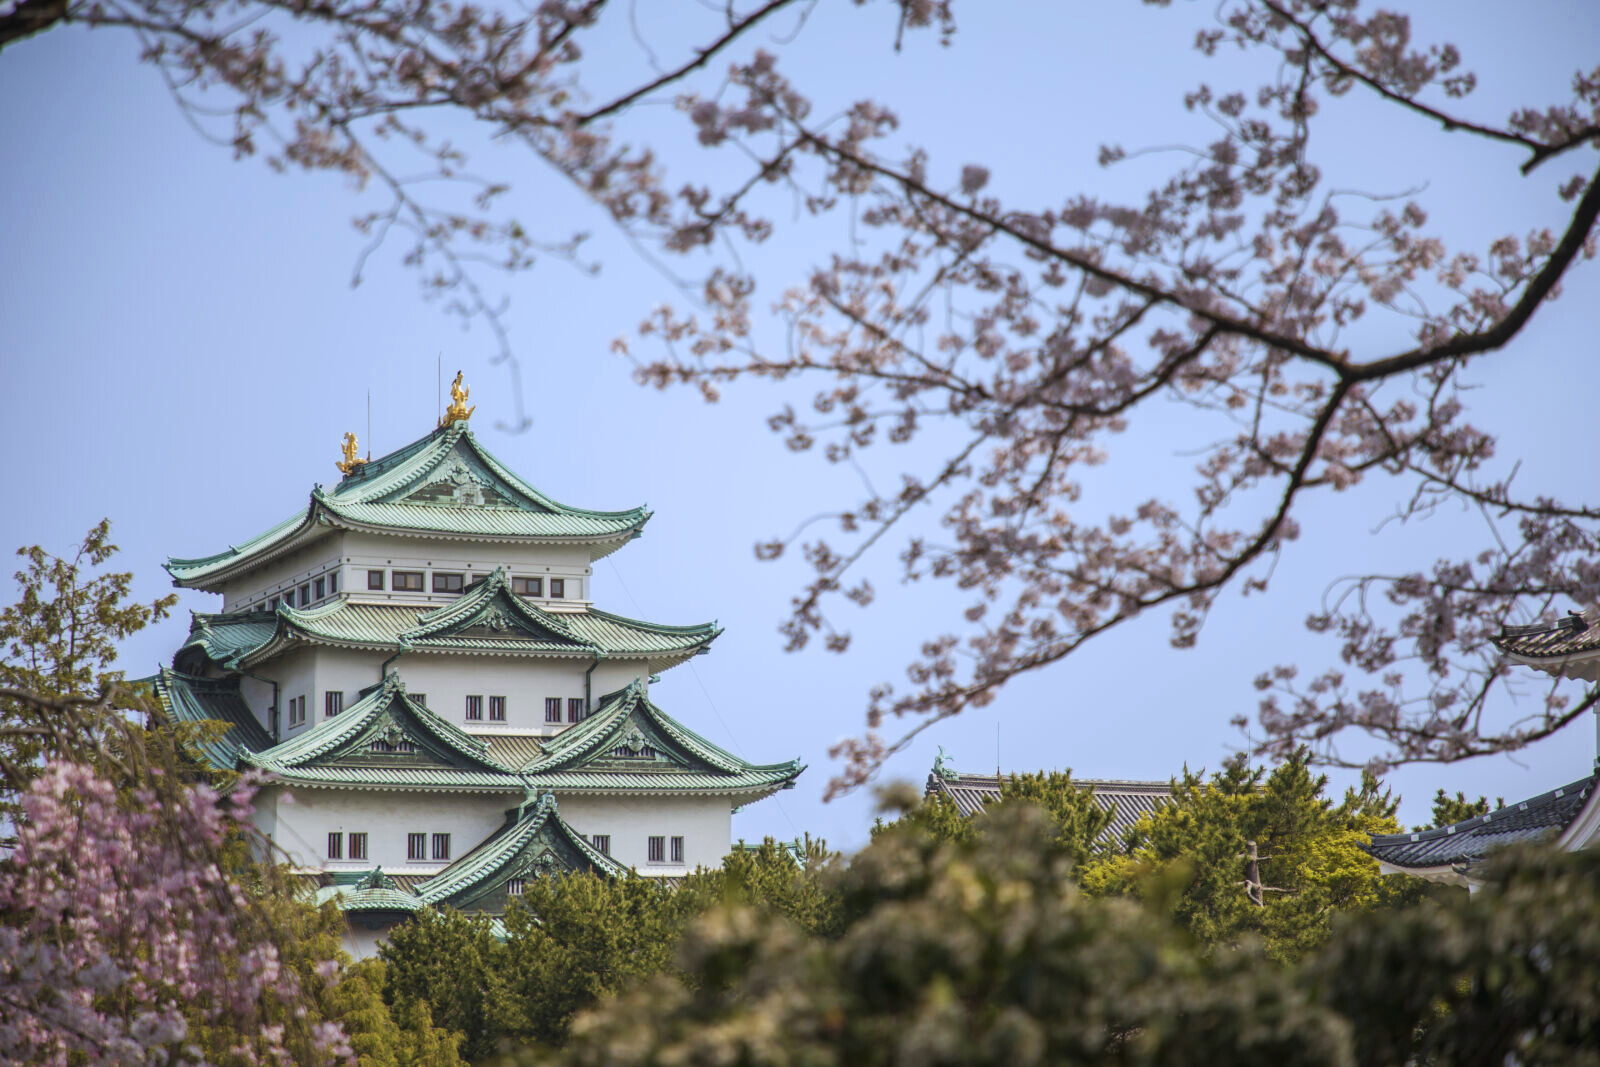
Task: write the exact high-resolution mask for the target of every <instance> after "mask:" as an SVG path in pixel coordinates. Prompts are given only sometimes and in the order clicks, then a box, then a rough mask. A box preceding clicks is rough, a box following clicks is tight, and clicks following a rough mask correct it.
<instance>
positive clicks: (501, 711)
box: [489, 697, 506, 722]
mask: <svg viewBox="0 0 1600 1067" xmlns="http://www.w3.org/2000/svg"><path fill="white" fill-rule="evenodd" d="M489 721H490V722H505V721H506V698H505V697H490V698H489Z"/></svg>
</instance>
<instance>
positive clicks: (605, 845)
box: [589, 834, 611, 856]
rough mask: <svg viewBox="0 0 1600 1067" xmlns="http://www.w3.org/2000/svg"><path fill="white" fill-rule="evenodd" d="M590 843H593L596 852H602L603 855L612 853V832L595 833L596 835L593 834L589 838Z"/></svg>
mask: <svg viewBox="0 0 1600 1067" xmlns="http://www.w3.org/2000/svg"><path fill="white" fill-rule="evenodd" d="M589 843H590V844H591V845H593V846H594V850H595V851H596V852H598V853H600V854H601V855H602V856H609V855H611V835H610V834H595V835H593V836H592V837H590V838H589Z"/></svg>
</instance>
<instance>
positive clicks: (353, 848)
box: [350, 834, 367, 860]
mask: <svg viewBox="0 0 1600 1067" xmlns="http://www.w3.org/2000/svg"><path fill="white" fill-rule="evenodd" d="M350 858H351V859H353V860H364V859H366V858H367V835H366V834H351V835H350Z"/></svg>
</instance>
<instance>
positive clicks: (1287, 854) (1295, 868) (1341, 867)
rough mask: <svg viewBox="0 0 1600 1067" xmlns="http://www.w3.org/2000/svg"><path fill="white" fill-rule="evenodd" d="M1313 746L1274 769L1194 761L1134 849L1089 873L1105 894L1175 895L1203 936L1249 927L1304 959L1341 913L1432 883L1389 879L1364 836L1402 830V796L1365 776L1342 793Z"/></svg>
mask: <svg viewBox="0 0 1600 1067" xmlns="http://www.w3.org/2000/svg"><path fill="white" fill-rule="evenodd" d="M1326 789H1327V778H1326V777H1325V776H1313V775H1312V774H1311V772H1310V770H1309V767H1308V764H1307V760H1306V757H1305V754H1304V753H1299V754H1297V755H1296V756H1295V757H1294V758H1292V759H1290V760H1289V761H1288V762H1286V763H1284V764H1282V765H1281V766H1279V767H1277V768H1276V769H1274V770H1273V771H1272V772H1271V773H1270V774H1269V773H1268V772H1267V770H1266V768H1264V767H1255V768H1248V767H1243V766H1230V767H1228V768H1226V769H1225V770H1223V771H1221V772H1218V773H1217V774H1214V775H1212V776H1211V777H1210V779H1209V780H1207V779H1205V778H1204V777H1203V776H1202V775H1200V774H1195V773H1192V772H1190V771H1188V770H1185V772H1184V774H1183V776H1182V778H1180V779H1176V780H1175V781H1174V783H1173V799H1172V802H1171V803H1170V804H1165V805H1162V806H1161V807H1159V808H1157V810H1156V811H1155V812H1154V813H1153V814H1151V815H1147V816H1145V817H1144V818H1142V819H1140V820H1139V821H1138V823H1136V824H1135V825H1134V827H1133V828H1132V830H1130V831H1129V833H1128V835H1127V841H1126V845H1127V851H1126V852H1122V853H1116V854H1110V855H1105V856H1102V857H1100V858H1098V859H1096V860H1093V861H1091V862H1090V863H1089V864H1088V865H1087V866H1085V868H1084V869H1083V870H1082V871H1081V873H1080V876H1079V877H1080V880H1081V882H1082V884H1083V885H1084V887H1085V889H1086V890H1087V891H1089V892H1091V893H1093V894H1095V895H1099V896H1115V895H1122V894H1131V895H1134V896H1147V897H1148V896H1153V895H1163V896H1169V895H1170V894H1172V893H1173V891H1174V890H1173V887H1174V885H1181V886H1182V887H1183V888H1182V890H1181V892H1178V893H1177V895H1176V896H1175V897H1170V899H1169V903H1170V905H1171V907H1172V908H1173V910H1174V913H1175V914H1176V916H1177V917H1178V920H1179V921H1180V922H1181V923H1182V924H1183V925H1184V926H1185V927H1186V928H1187V929H1188V930H1189V931H1190V933H1192V934H1193V935H1194V936H1195V938H1197V939H1198V940H1199V941H1200V942H1202V943H1203V944H1207V945H1218V944H1225V943H1232V942H1236V941H1238V940H1239V939H1240V938H1241V937H1243V936H1245V935H1247V934H1254V935H1257V936H1259V937H1261V938H1263V939H1264V940H1265V942H1266V945H1267V951H1268V952H1269V954H1271V955H1272V956H1274V957H1275V958H1278V959H1285V960H1288V959H1297V958H1299V957H1301V956H1303V955H1304V954H1305V953H1306V952H1307V951H1309V950H1311V949H1313V948H1315V947H1316V946H1318V945H1320V944H1322V943H1323V942H1324V941H1326V940H1327V938H1328V936H1329V932H1330V928H1331V922H1332V918H1333V916H1334V915H1335V914H1337V913H1341V912H1344V913H1353V912H1364V911H1370V910H1371V909H1373V908H1377V907H1384V906H1390V905H1393V904H1397V903H1401V902H1404V901H1406V900H1411V899H1416V898H1417V897H1418V896H1419V895H1421V894H1422V893H1423V892H1425V890H1423V889H1422V888H1421V886H1420V885H1411V884H1409V882H1408V881H1406V882H1402V881H1396V880H1394V879H1385V878H1384V877H1383V876H1382V875H1380V874H1379V871H1378V864H1377V861H1375V860H1373V859H1372V857H1370V856H1368V855H1367V854H1366V853H1365V852H1364V851H1363V850H1362V848H1361V846H1362V845H1363V844H1364V843H1365V842H1366V841H1367V840H1368V839H1369V837H1370V836H1371V835H1372V834H1379V833H1394V832H1397V831H1398V830H1399V825H1398V823H1396V821H1395V817H1394V814H1395V809H1396V806H1397V804H1398V801H1397V800H1396V799H1395V798H1394V797H1393V796H1392V794H1391V793H1389V792H1387V791H1383V790H1381V788H1380V786H1379V784H1378V782H1377V780H1376V779H1374V778H1372V777H1370V776H1367V777H1364V778H1363V780H1362V784H1361V787H1360V788H1359V789H1351V790H1347V791H1346V793H1345V795H1344V797H1343V799H1342V800H1340V802H1339V803H1337V804H1335V803H1334V802H1333V801H1332V800H1331V799H1329V798H1328V797H1327V796H1325V795H1324V794H1325V791H1326Z"/></svg>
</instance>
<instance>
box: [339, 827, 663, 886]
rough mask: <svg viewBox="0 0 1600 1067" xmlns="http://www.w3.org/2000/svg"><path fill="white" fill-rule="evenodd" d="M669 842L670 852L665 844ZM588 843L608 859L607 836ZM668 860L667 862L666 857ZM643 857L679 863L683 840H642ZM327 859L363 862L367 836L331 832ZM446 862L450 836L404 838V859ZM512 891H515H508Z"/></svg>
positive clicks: (593, 836)
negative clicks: (644, 846)
mask: <svg viewBox="0 0 1600 1067" xmlns="http://www.w3.org/2000/svg"><path fill="white" fill-rule="evenodd" d="M669 841H670V842H671V845H670V850H669V846H668V842H669ZM589 843H590V844H591V845H593V846H594V850H595V851H596V852H598V853H600V854H601V855H603V856H609V855H611V835H610V834H591V835H590V836H589ZM669 851H670V855H671V856H672V859H671V860H668V859H667V856H668V855H669ZM646 853H647V856H648V859H649V862H651V863H669V862H670V863H682V862H683V838H681V837H671V838H669V837H667V836H666V835H664V834H663V835H661V836H659V837H649V838H647V840H646ZM328 858H329V859H330V860H342V859H352V860H364V859H366V858H367V835H366V834H364V833H349V834H347V833H344V832H343V831H339V830H335V831H333V832H332V833H330V834H328ZM449 858H450V835H449V834H438V833H436V834H429V833H426V832H424V833H408V834H406V859H407V860H417V861H421V862H427V861H428V860H430V859H432V860H448V859H449ZM512 887H515V888H512ZM507 888H508V889H510V892H511V893H512V895H514V896H515V895H520V894H521V892H522V882H521V880H520V879H513V881H512V884H511V886H508V887H507Z"/></svg>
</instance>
